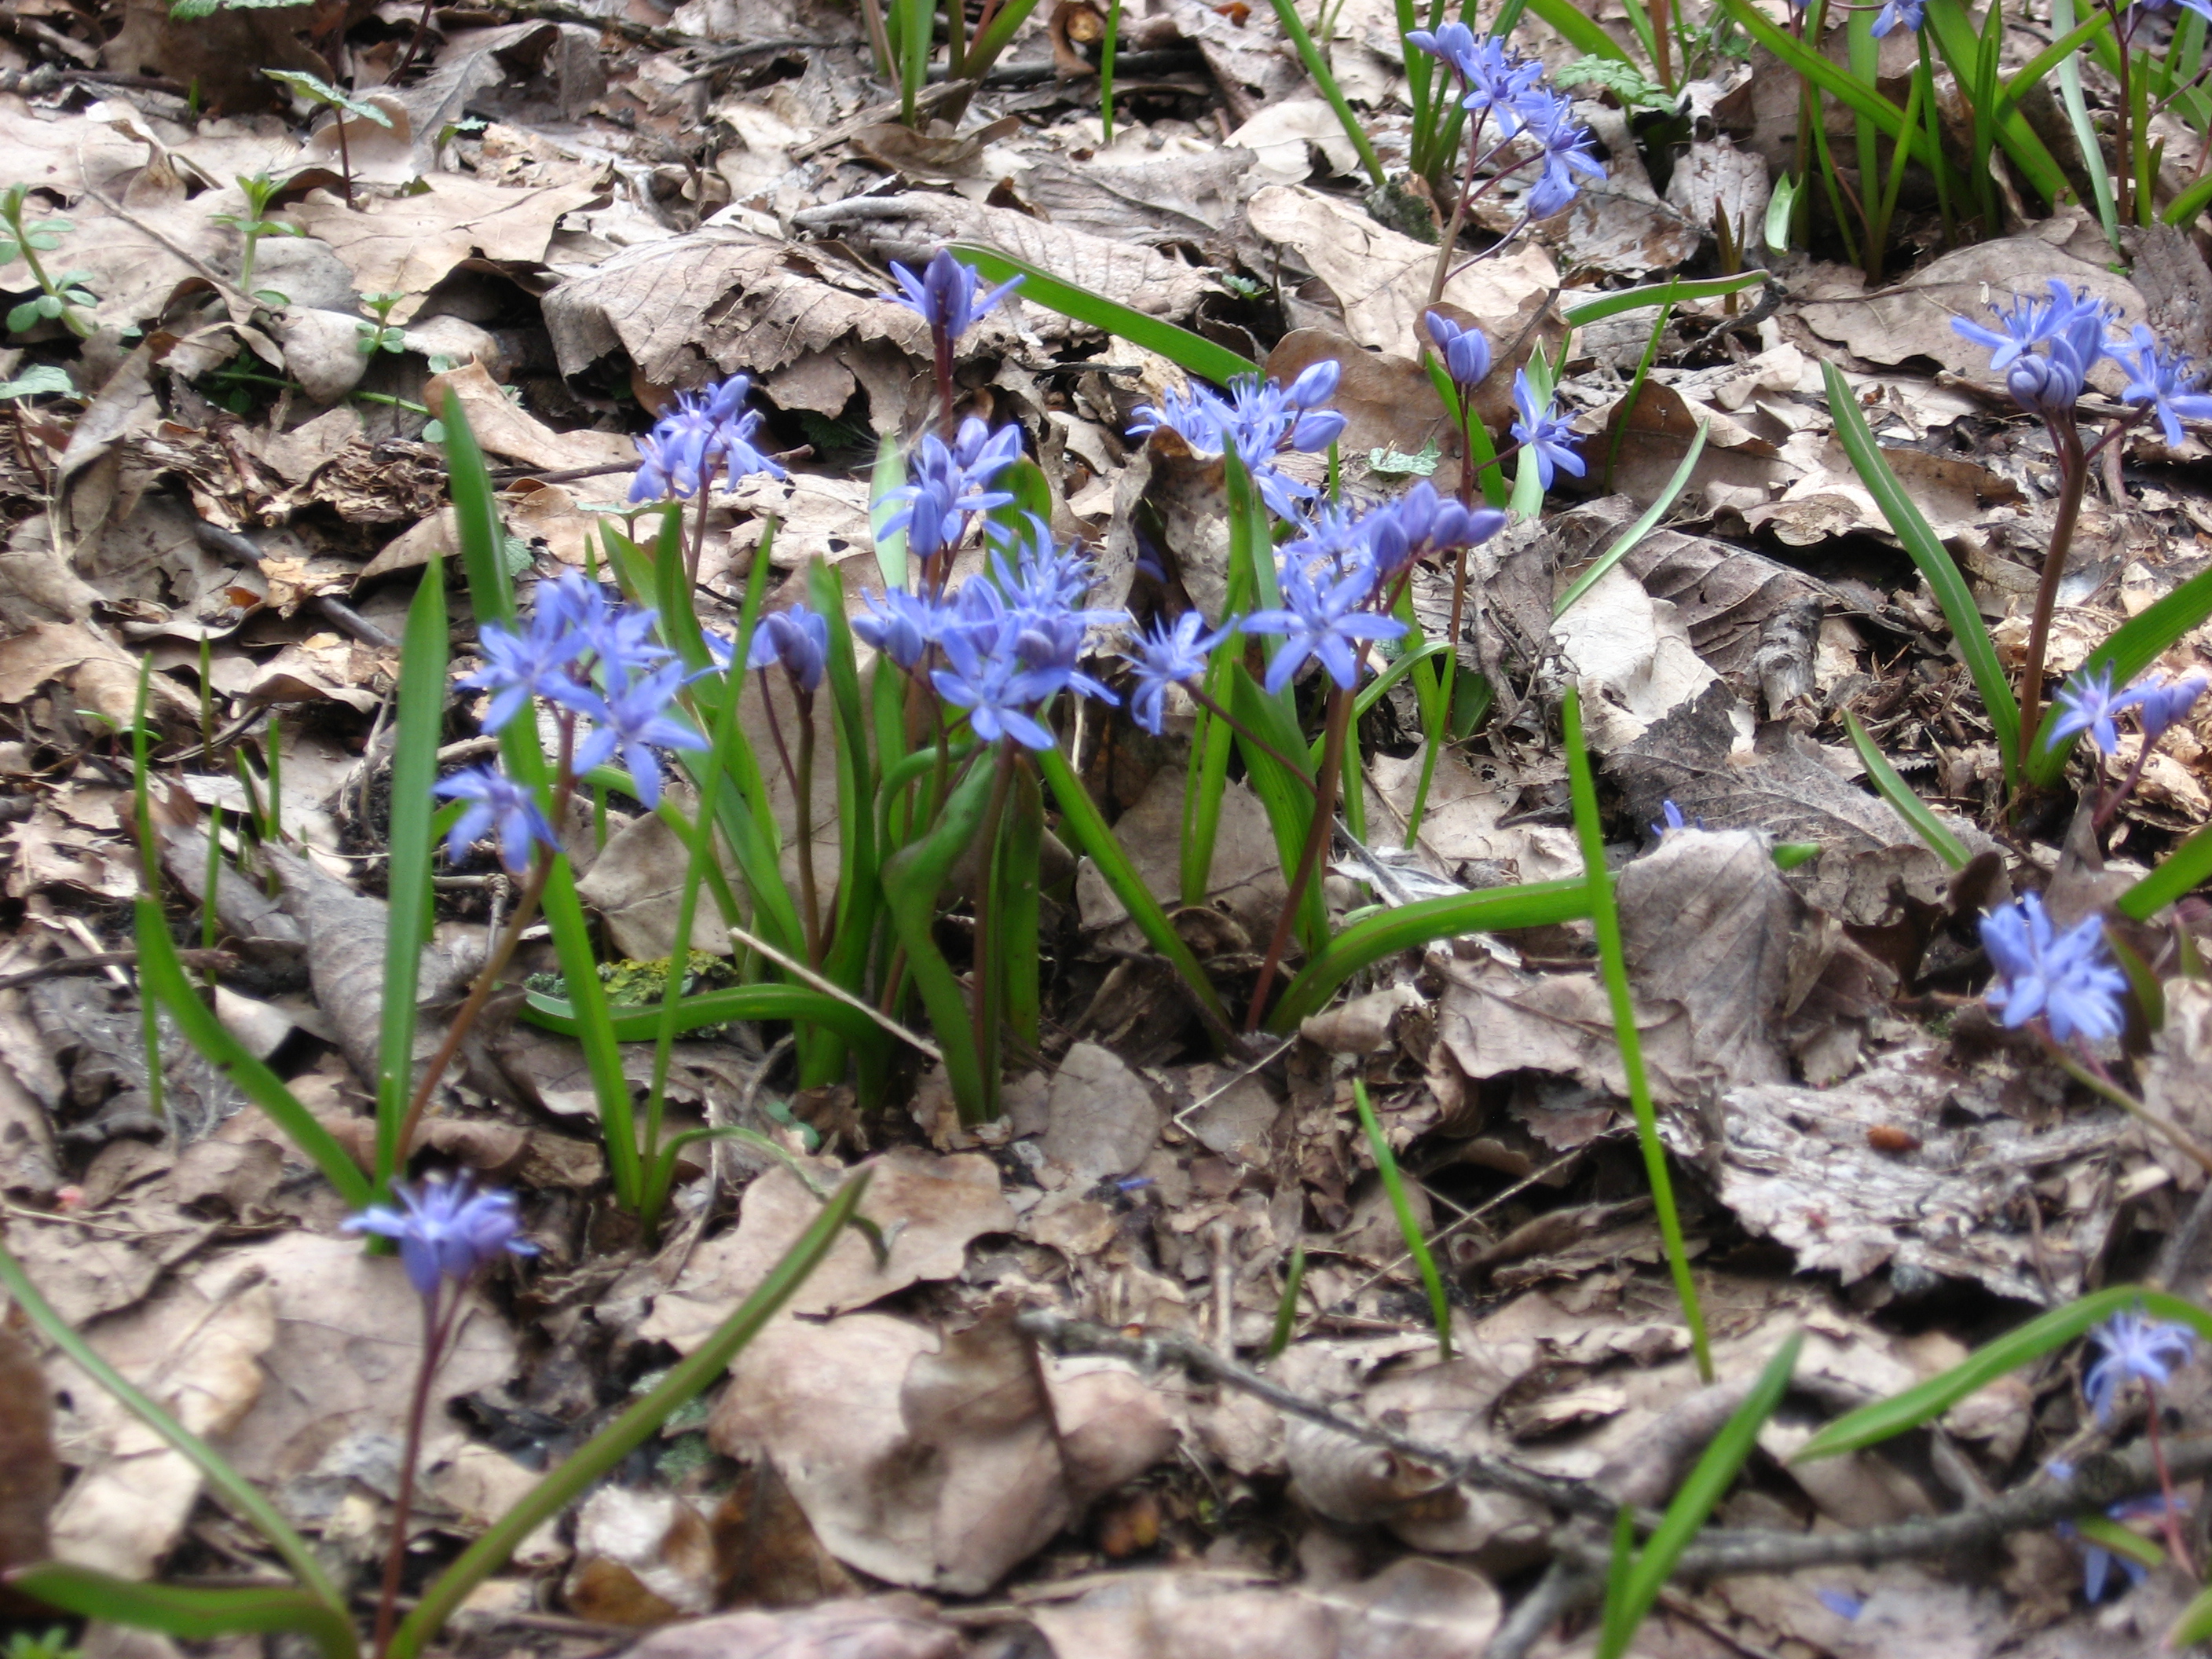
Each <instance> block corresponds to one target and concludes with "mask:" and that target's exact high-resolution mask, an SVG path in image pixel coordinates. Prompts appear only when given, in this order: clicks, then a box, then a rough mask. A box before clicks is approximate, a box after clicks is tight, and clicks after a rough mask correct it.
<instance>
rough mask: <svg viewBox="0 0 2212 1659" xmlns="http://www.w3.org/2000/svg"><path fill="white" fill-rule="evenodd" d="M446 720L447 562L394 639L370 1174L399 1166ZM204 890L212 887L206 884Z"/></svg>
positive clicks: (380, 1180)
mask: <svg viewBox="0 0 2212 1659" xmlns="http://www.w3.org/2000/svg"><path fill="white" fill-rule="evenodd" d="M445 726H446V567H445V564H444V562H443V561H442V560H441V559H440V558H439V557H438V556H436V555H435V553H434V554H433V555H432V556H431V557H430V562H429V563H428V564H427V565H425V566H423V568H422V582H421V584H420V585H419V586H417V587H416V590H415V601H414V603H413V604H412V605H409V606H408V608H407V629H406V633H405V635H404V638H403V639H402V641H401V643H400V647H399V713H398V730H397V734H396V736H395V738H394V740H393V743H392V823H391V834H390V837H389V841H388V843H387V844H388V848H389V852H390V858H389V860H388V862H387V865H386V869H387V872H388V874H387V882H388V885H387V887H386V898H387V900H388V901H389V908H388V911H387V920H386V924H385V925H386V933H385V941H384V1011H383V1021H382V1029H381V1031H380V1037H379V1042H378V1048H377V1061H376V1072H377V1076H376V1182H377V1186H378V1188H379V1189H381V1188H383V1186H384V1183H385V1182H388V1181H390V1180H391V1179H392V1176H394V1175H395V1174H397V1173H398V1155H399V1125H400V1122H401V1121H402V1120H403V1119H404V1117H405V1116H406V1115H407V1100H408V1097H409V1096H410V1094H412V1093H413V1092H414V1087H415V1001H416V996H417V995H418V994H419V992H420V988H421V987H419V985H418V984H417V983H416V981H417V979H418V978H419V976H420V971H421V967H422V945H423V941H424V939H426V938H427V937H428V933H429V928H430V848H431V842H430V819H431V817H432V816H433V815H434V814H435V811H436V810H437V802H436V800H435V799H434V798H433V797H432V795H431V793H430V786H431V785H432V784H433V783H435V781H437V776H438V744H439V740H440V739H441V738H442V737H443V736H444V735H445ZM210 891H212V890H210Z"/></svg>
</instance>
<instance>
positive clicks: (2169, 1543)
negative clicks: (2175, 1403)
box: [2137, 1376, 2197, 1578]
mask: <svg viewBox="0 0 2212 1659" xmlns="http://www.w3.org/2000/svg"><path fill="white" fill-rule="evenodd" d="M2137 1380H2138V1381H2139V1382H2141V1383H2142V1391H2143V1434H2144V1437H2146V1438H2147V1439H2148V1440H2149V1442H2150V1461H2151V1462H2152V1464H2153V1466H2154V1467H2155V1468H2157V1470H2158V1489H2159V1492H2160V1494H2161V1495H2162V1496H2163V1497H2164V1498H2165V1499H2166V1507H2165V1510H2164V1512H2163V1513H2161V1514H2160V1516H2159V1522H2160V1528H2161V1530H2163V1531H2164V1532H2165V1534H2166V1552H2167V1553H2169V1554H2170V1555H2172V1557H2173V1565H2175V1566H2177V1567H2179V1568H2180V1569H2181V1571H2183V1572H2185V1573H2186V1574H2187V1575H2188V1576H2189V1577H2191V1578H2195V1577H2197V1568H2196V1565H2195V1564H2194V1563H2193V1562H2191V1559H2189V1545H2188V1542H2187V1541H2186V1540H2185V1539H2184V1538H2183V1537H2182V1535H2181V1500H2180V1499H2179V1498H2177V1497H2175V1496H2174V1492H2173V1472H2172V1470H2171V1469H2169V1468H2166V1443H2165V1441H2164V1440H2163V1439H2161V1438H2160V1435H2159V1431H2158V1389H2157V1386H2156V1385H2155V1384H2154V1383H2152V1382H2151V1380H2150V1378H2148V1376H2144V1377H2139V1378H2138V1379H2137Z"/></svg>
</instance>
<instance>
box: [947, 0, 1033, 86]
mask: <svg viewBox="0 0 2212 1659" xmlns="http://www.w3.org/2000/svg"><path fill="white" fill-rule="evenodd" d="M1036 5H1037V0H1006V3H1005V4H1004V5H1002V6H1001V7H1000V9H998V10H997V11H996V12H995V13H994V14H993V15H992V17H991V21H990V22H989V23H988V24H987V25H986V26H985V27H984V29H983V32H982V33H981V34H978V35H977V36H976V37H975V40H974V41H973V42H972V43H971V44H970V45H969V48H968V57H967V60H966V61H965V62H964V63H963V64H962V65H961V68H962V70H963V73H965V74H967V75H969V76H973V77H974V78H975V79H977V80H981V78H982V77H983V76H985V75H987V74H988V73H989V72H990V68H991V65H992V64H995V63H997V62H998V61H999V54H1000V52H1004V51H1005V50H1006V43H1007V42H1008V41H1010V40H1012V39H1013V38H1014V31H1015V30H1016V29H1018V28H1019V27H1021V26H1022V25H1023V24H1024V23H1026V22H1028V21H1030V13H1031V12H1033V11H1035V10H1036Z"/></svg>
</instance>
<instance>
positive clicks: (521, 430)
mask: <svg viewBox="0 0 2212 1659" xmlns="http://www.w3.org/2000/svg"><path fill="white" fill-rule="evenodd" d="M448 395H451V396H453V397H456V398H459V399H460V403H461V410H462V412H463V413H464V414H465V415H466V416H468V419H469V428H470V430H471V431H473V432H474V433H475V434H476V435H477V442H478V443H480V444H482V445H483V447H484V448H485V449H486V450H488V451H489V453H492V454H494V455H504V456H505V457H507V459H509V460H513V461H520V462H521V463H522V464H523V465H526V466H540V467H544V469H545V470H546V471H549V472H553V471H563V470H565V469H567V468H569V467H580V466H633V465H636V462H637V445H636V443H635V441H633V440H631V439H629V438H627V437H624V436H623V435H622V434H620V433H617V432H556V431H554V430H553V429H552V428H550V427H549V426H547V425H546V424H545V423H544V422H543V421H540V420H538V418H537V417H536V416H533V415H532V414H530V413H528V412H527V411H526V410H524V409H523V408H521V406H520V405H519V404H515V403H513V401H511V400H510V399H509V398H508V397H507V394H506V392H503V391H501V388H500V386H499V385H498V384H497V382H495V380H493V379H492V378H491V376H490V375H489V374H487V373H486V372H485V371H484V367H483V364H482V363H478V362H471V363H468V364H466V365H465V366H464V367H462V368H455V369H449V370H447V372H446V373H445V374H439V375H435V376H433V377H432V378H431V379H430V380H428V381H427V382H425V384H424V386H423V388H422V401H423V402H424V403H426V404H428V405H429V406H430V407H431V408H432V409H443V408H444V407H445V406H446V398H447V396H448Z"/></svg>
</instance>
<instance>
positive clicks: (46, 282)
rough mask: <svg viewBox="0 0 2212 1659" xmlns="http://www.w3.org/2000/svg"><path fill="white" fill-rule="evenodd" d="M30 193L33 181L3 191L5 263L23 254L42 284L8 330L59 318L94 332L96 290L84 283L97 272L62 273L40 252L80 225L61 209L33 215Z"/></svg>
mask: <svg viewBox="0 0 2212 1659" xmlns="http://www.w3.org/2000/svg"><path fill="white" fill-rule="evenodd" d="M30 193H31V190H30V186H29V185H9V187H8V188H7V189H6V190H5V191H0V224H4V225H5V226H6V234H4V235H0V264H14V263H15V261H16V260H17V259H19V258H20V259H21V260H22V262H23V264H24V266H25V267H26V268H27V270H29V271H30V273H31V280H32V281H33V282H34V283H37V284H38V285H39V291H38V293H36V294H35V295H33V296H32V297H31V298H29V299H27V300H25V301H22V302H21V304H19V305H17V306H16V307H15V308H14V309H13V310H11V311H9V313H8V331H9V333H11V334H21V333H22V332H23V331H25V330H26V329H30V328H34V327H36V326H37V325H39V324H40V323H42V322H58V323H60V324H61V325H63V326H64V328H66V329H68V330H69V331H70V333H72V334H76V335H78V336H81V337H89V336H90V335H91V333H92V331H93V323H92V319H91V317H90V316H89V315H88V312H89V311H90V309H91V307H93V306H94V304H96V303H97V301H95V300H94V297H93V295H92V291H91V290H90V289H88V288H86V287H85V286H84V283H85V281H86V279H87V277H88V276H89V275H90V274H91V273H89V272H88V271H82V270H64V271H63V272H62V273H61V274H60V275H59V276H56V275H54V274H53V273H52V271H49V270H47V269H46V262H45V261H44V260H42V259H41V258H40V257H39V256H40V254H42V253H51V252H53V251H54V250H55V249H56V248H58V247H59V246H61V245H62V236H63V234H64V233H65V232H67V231H70V230H74V229H76V225H75V224H74V223H73V222H71V221H70V220H68V219H64V218H63V217H62V216H60V215H58V214H53V215H50V216H47V217H46V218H43V219H31V220H26V219H25V218H24V216H23V210H24V205H25V204H26V203H27V201H28V200H29V198H30ZM8 395H9V396H23V395H27V394H24V393H15V392H11V393H9V394H8Z"/></svg>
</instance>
